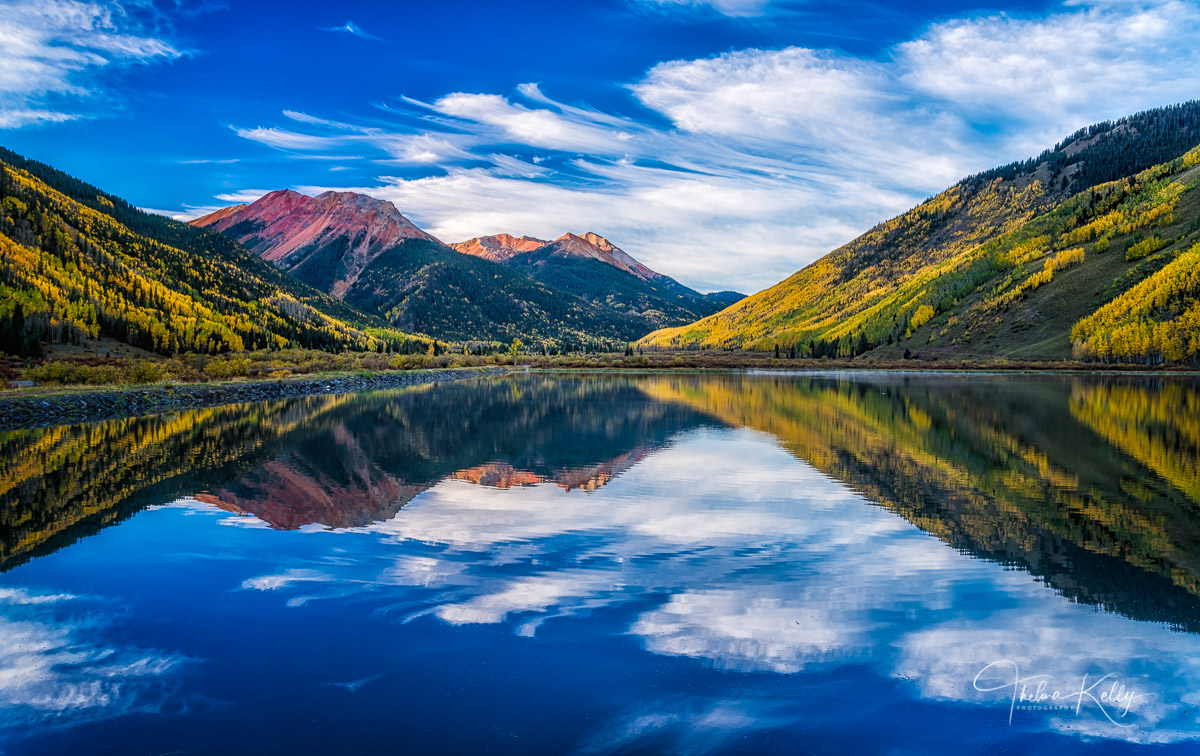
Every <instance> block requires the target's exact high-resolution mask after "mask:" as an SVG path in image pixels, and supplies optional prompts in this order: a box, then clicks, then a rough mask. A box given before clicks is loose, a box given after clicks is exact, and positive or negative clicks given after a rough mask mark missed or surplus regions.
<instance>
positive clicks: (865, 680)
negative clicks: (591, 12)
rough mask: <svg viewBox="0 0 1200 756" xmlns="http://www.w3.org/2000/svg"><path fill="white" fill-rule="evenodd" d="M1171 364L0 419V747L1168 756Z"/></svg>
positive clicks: (1186, 605)
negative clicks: (1101, 374) (1067, 373)
mask: <svg viewBox="0 0 1200 756" xmlns="http://www.w3.org/2000/svg"><path fill="white" fill-rule="evenodd" d="M1196 396H1197V392H1196V388H1195V386H1194V385H1193V384H1191V383H1189V382H1187V381H1174V382H1172V381H1164V380H1157V381H1151V380H1149V379H1136V380H1135V379H1101V378H1052V379H1033V378H1002V377H982V378H981V377H971V378H965V379H964V378H952V377H938V376H907V377H903V376H878V375H857V376H846V375H840V376H839V375H829V376H755V375H731V376H689V375H678V376H671V375H656V376H626V377H614V376H565V375H561V376H560V375H533V376H518V377H507V378H499V379H493V380H484V381H472V382H463V383H456V384H445V385H440V386H435V387H432V388H425V389H419V390H417V389H410V390H398V391H391V392H379V393H374V394H366V395H357V396H344V397H316V398H312V399H307V400H286V401H281V402H275V403H266V404H264V405H243V406H239V407H233V408H225V409H223V410H197V411H194V412H186V413H178V414H176V415H167V416H160V417H155V418H141V419H133V420H126V421H109V422H108V424H104V423H100V424H91V425H84V426H73V427H70V428H59V429H39V430H33V431H10V432H8V433H7V434H5V435H3V438H0V454H4V455H7V456H6V457H5V463H4V467H2V468H0V470H2V471H3V475H4V477H3V478H2V480H3V483H4V485H5V488H4V489H3V495H4V497H5V512H6V517H7V520H6V522H5V526H4V528H5V529H4V536H5V538H4V543H5V560H6V561H5V562H4V564H5V566H6V571H5V572H4V573H3V574H0V707H2V711H0V743H2V744H3V745H2V746H0V751H2V752H3V753H4V754H52V753H55V754H57V753H121V754H135V753H146V754H162V753H256V754H258V753H485V752H486V753H514V754H517V753H520V754H538V753H555V754H558V753H572V754H613V753H671V754H675V753H678V754H696V753H753V754H760V753H767V754H769V753H787V754H794V753H810V752H811V753H855V752H858V753H893V754H905V753H914V754H916V753H947V754H961V753H966V752H983V753H989V752H996V753H1046V754H1049V753H1055V754H1060V753H1064V752H1066V753H1070V752H1076V751H1085V750H1086V751H1088V752H1100V753H1106V752H1112V753H1126V752H1143V751H1146V752H1150V751H1154V752H1158V751H1170V752H1174V751H1180V752H1195V751H1196V749H1197V747H1198V746H1197V744H1196V742H1195V738H1196V737H1197V735H1198V734H1200V721H1198V719H1197V716H1198V710H1197V703H1198V702H1200V685H1198V683H1200V636H1198V635H1197V634H1196V630H1197V629H1198V624H1197V623H1200V614H1197V612H1196V608H1197V606H1200V602H1197V600H1196V596H1197V582H1196V577H1197V575H1198V574H1200V569H1197V565H1200V559H1198V558H1197V557H1198V556H1200V549H1198V548H1197V539H1198V538H1200V536H1198V535H1197V534H1198V533H1200V527H1196V526H1197V525H1200V514H1198V510H1200V502H1198V501H1197V500H1196V498H1195V487H1194V486H1195V481H1194V479H1190V478H1189V476H1190V475H1191V474H1193V473H1194V472H1195V471H1196V469H1197V467H1196V460H1197V455H1196V451H1197V447H1196V446H1195V445H1193V444H1195V443H1197V442H1200V439H1197V438H1195V435H1194V422H1193V421H1194V420H1195V418H1194V417H1192V418H1191V420H1189V418H1188V410H1189V409H1190V408H1194V407H1196V406H1197V403H1196ZM1189 423H1191V424H1189ZM1016 680H1020V682H1019V683H1016V684H1014V681H1016ZM1039 684H1040V685H1041V688H1040V690H1039V687H1038V686H1039Z"/></svg>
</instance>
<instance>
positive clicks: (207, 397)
mask: <svg viewBox="0 0 1200 756" xmlns="http://www.w3.org/2000/svg"><path fill="white" fill-rule="evenodd" d="M514 372H534V373H602V374H609V375H620V374H626V375H635V374H639V373H640V374H653V373H670V372H675V373H685V374H692V375H697V374H703V373H711V374H733V373H745V374H758V375H770V374H777V375H781V376H787V375H792V376H796V375H818V376H819V375H825V376H834V375H845V374H855V373H861V374H876V375H888V374H890V375H926V376H931V377H932V376H939V375H941V376H947V375H979V376H985V375H992V376H1005V375H1006V376H1014V377H1017V376H1020V377H1035V376H1088V375H1090V376H1096V377H1101V376H1107V377H1118V376H1120V377H1128V378H1135V377H1140V378H1200V371H1197V370H1195V369H1189V368H1175V369H1166V370H1163V369H1161V368H1159V369H1154V368H1151V367H1150V366H1138V367H1137V368H1133V369H1129V368H1125V369H1122V368H1116V369H1113V366H1105V367H1087V368H1085V367H1083V366H1081V365H1080V366H1076V365H1069V366H1063V365H1055V366H1053V367H1051V366H1049V365H1047V366H1045V367H1042V368H1040V369H1038V368H1036V367H1032V366H1030V365H1021V366H1016V365H1009V366H1004V365H989V366H984V365H957V366H956V365H953V364H941V365H892V364H888V365H886V366H885V365H864V364H858V365H850V364H846V363H836V362H835V363H832V364H828V365H820V364H809V365H803V366H801V365H797V366H795V367H792V366H790V365H778V364H766V365H764V364H759V365H754V364H747V365H741V366H718V365H712V366H704V367H696V366H688V365H684V366H680V365H672V364H662V363H659V364H654V363H651V364H648V365H611V366H600V365H544V364H541V365H539V364H537V362H536V361H535V362H534V364H531V365H503V366H501V365H490V366H470V367H456V368H425V369H418V370H398V371H387V372H376V373H370V374H344V373H324V374H316V375H311V376H304V377H299V376H297V377H291V378H285V379H277V380H262V379H259V380H234V381H223V382H219V383H174V384H147V385H130V386H86V385H82V386H39V387H34V388H27V389H7V390H3V391H0V431H8V430H23V429H32V428H45V427H52V426H57V425H72V424H76V423H87V422H97V421H100V420H112V419H117V418H125V417H138V416H141V415H150V414H157V413H161V412H173V411H180V410H190V409H203V408H206V407H218V406H221V405H225V404H239V403H245V402H259V401H269V400H271V399H288V398H297V397H304V396H315V395H317V394H347V393H356V392H360V391H371V390H376V389H388V388H403V387H405V386H419V385H424V384H430V383H444V382H448V381H457V380H466V379H468V378H477V377H484V376H497V375H507V374H511V373H514Z"/></svg>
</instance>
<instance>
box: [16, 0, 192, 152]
mask: <svg viewBox="0 0 1200 756" xmlns="http://www.w3.org/2000/svg"><path fill="white" fill-rule="evenodd" d="M145 15H146V14H145V13H144V9H141V8H140V6H137V5H135V6H132V9H131V7H127V5H123V4H121V3H119V2H90V3H89V2H78V1H77V0H3V1H0V129H11V128H19V127H21V126H27V125H30V124H37V123H59V122H63V121H69V120H75V119H78V118H83V117H86V116H88V115H89V114H91V113H92V112H93V111H94V110H95V107H96V105H95V103H96V102H102V101H103V97H102V95H104V94H105V93H106V92H105V90H103V89H102V88H101V87H100V86H99V85H98V84H97V83H96V81H95V79H96V77H98V76H99V75H100V74H101V73H103V72H108V71H111V70H113V69H115V68H120V67H123V66H132V65H144V64H150V63H155V62H162V61H168V60H173V59H176V58H178V57H180V56H181V55H183V54H184V53H183V51H181V50H179V49H177V48H176V47H175V46H174V45H173V44H172V43H171V42H169V41H167V40H165V39H162V38H160V37H159V36H158V35H157V34H156V33H155V32H154V30H153V29H151V28H149V27H150V26H153V25H154V24H151V23H147V22H146V21H144V20H143V18H142V17H143V16H145Z"/></svg>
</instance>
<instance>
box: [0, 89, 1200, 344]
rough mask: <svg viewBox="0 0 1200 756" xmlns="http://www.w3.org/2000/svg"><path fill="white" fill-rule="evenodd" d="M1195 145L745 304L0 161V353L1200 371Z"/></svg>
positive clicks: (1051, 162) (558, 253)
mask: <svg viewBox="0 0 1200 756" xmlns="http://www.w3.org/2000/svg"><path fill="white" fill-rule="evenodd" d="M1198 144H1200V103H1196V102H1193V103H1187V104H1183V105H1178V106H1172V107H1167V108H1161V109H1158V110H1153V111H1147V112H1144V113H1139V114H1136V115H1133V116H1130V117H1127V118H1123V119H1120V120H1118V121H1111V122H1105V123H1101V124H1096V125H1094V126H1090V127H1087V128H1084V129H1081V130H1079V131H1078V132H1076V133H1075V134H1072V135H1071V136H1069V137H1067V138H1066V139H1065V140H1063V141H1062V142H1061V143H1059V144H1058V145H1056V146H1055V147H1053V148H1051V149H1048V150H1046V151H1045V152H1044V153H1042V154H1041V155H1039V156H1037V157H1035V158H1031V159H1029V160H1025V161H1022V162H1017V163H1012V164H1010V165H1006V166H1002V167H1000V168H996V169H994V170H991V171H987V172H984V173H981V174H978V175H975V176H970V177H968V178H965V179H963V180H962V181H960V182H959V183H958V184H956V185H954V186H953V187H950V188H949V189H947V190H946V191H945V192H943V193H941V194H939V195H937V196H935V197H932V198H930V199H929V200H927V201H925V202H924V203H922V204H921V205H919V206H917V207H916V208H914V209H913V210H911V211H909V212H907V213H905V214H903V215H901V216H899V217H897V218H895V219H893V220H891V221H888V222H886V223H883V224H880V225H879V226H877V227H876V228H873V229H871V230H869V231H868V232H867V233H865V234H863V235H862V236H861V237H859V238H858V239H855V240H853V241H852V242H850V243H849V244H847V245H845V246H843V247H841V248H839V249H837V250H834V251H833V252H831V253H829V254H828V255H826V256H825V257H822V258H821V259H819V260H817V261H815V262H813V263H811V264H810V265H807V266H805V267H803V268H802V269H800V270H799V271H798V272H797V273H796V274H794V275H793V276H791V277H789V278H788V279H786V280H785V281H782V282H780V283H779V284H777V285H775V286H773V287H771V288H769V289H766V290H765V291H762V292H759V293H757V294H754V295H752V296H749V297H744V296H743V295H741V294H739V293H736V292H716V293H708V294H705V293H700V292H698V291H695V290H693V289H691V288H689V287H687V286H686V285H684V284H682V283H680V282H678V281H676V280H675V279H673V278H671V277H670V276H668V275H666V274H664V273H661V272H657V271H654V270H651V269H650V268H648V267H647V266H646V265H644V264H642V263H641V262H639V261H638V260H637V259H636V258H635V256H634V255H631V254H630V253H628V252H626V251H625V250H623V249H621V248H620V247H618V246H617V245H616V244H614V243H613V242H612V241H610V240H608V239H606V238H605V237H603V236H601V235H599V234H597V233H593V232H586V233H569V232H568V233H563V234H562V235H561V236H559V237H558V238H555V239H541V238H534V237H530V236H517V235H514V234H511V233H493V234H489V235H482V236H478V237H476V238H472V239H468V240H464V241H446V240H442V239H438V238H435V237H434V236H433V235H431V234H429V233H428V232H426V231H424V230H422V229H421V228H420V227H419V226H418V225H417V224H415V223H413V222H412V221H411V220H410V219H409V218H407V217H405V215H403V214H402V212H401V210H400V209H399V208H397V207H395V206H394V205H393V204H391V203H390V202H386V201H383V200H379V199H376V198H373V197H370V196H366V195H363V194H356V193H351V192H332V191H331V192H325V193H322V194H320V195H318V196H315V197H313V196H308V195H305V194H302V193H299V192H296V191H293V190H290V189H282V190H279V191H273V192H270V193H268V194H266V195H264V196H262V197H261V198H259V199H258V200H256V201H254V202H252V203H249V204H243V205H235V206H232V207H227V208H223V209H221V210H218V211H217V212H214V213H211V214H209V215H206V216H204V217H201V218H197V219H196V220H194V221H192V222H191V223H190V224H183V223H179V222H176V221H173V220H169V219H167V218H164V217H161V216H157V215H153V214H149V213H145V212H143V211H141V210H138V209H137V208H135V207H133V206H131V205H130V204H129V203H127V202H125V201H124V200H122V199H121V198H119V197H115V196H113V195H111V194H108V193H106V192H104V191H103V190H102V189H99V188H97V187H94V186H91V185H89V184H86V183H84V182H82V181H79V180H78V179H75V178H73V177H71V176H68V175H66V174H64V173H62V172H60V171H58V170H56V169H54V168H53V167H51V166H48V165H45V164H43V163H40V162H37V161H34V160H29V159H27V158H25V157H23V156H20V155H17V154H15V153H12V152H9V151H6V150H4V151H0V350H2V351H4V352H6V353H8V354H10V355H18V356H21V357H24V358H32V359H38V358H41V357H42V356H43V355H45V354H47V353H50V354H52V355H54V354H59V353H62V352H63V350H64V349H66V350H68V351H70V350H74V351H73V352H71V353H72V354H75V355H79V354H85V355H86V354H92V355H98V354H104V355H105V357H107V356H108V355H109V354H110V353H111V351H112V350H113V349H114V348H116V349H117V351H118V352H120V350H121V348H122V347H125V348H131V349H135V350H137V353H139V354H147V355H149V354H157V355H162V356H166V357H172V356H178V355H187V354H195V355H235V354H238V353H242V352H256V351H263V350H266V351H278V350H284V349H303V350H317V351H324V352H336V353H348V352H360V353H361V352H367V353H370V352H375V353H387V354H392V353H402V354H413V353H420V354H425V353H426V352H428V353H430V354H438V353H444V352H446V351H450V352H453V353H459V354H463V353H467V354H475V355H483V354H494V353H496V352H508V353H511V354H513V355H515V354H517V353H519V352H520V351H522V350H537V351H539V352H540V353H542V354H562V353H571V352H591V353H597V352H610V353H611V352H619V351H625V352H626V355H631V354H633V353H634V350H638V351H647V350H649V351H681V352H687V351H704V350H725V351H744V350H749V351H758V352H767V353H769V354H773V355H774V356H775V357H777V358H779V359H785V358H817V359H819V358H836V359H841V360H851V359H853V360H860V361H863V362H876V361H880V360H882V361H886V362H889V363H890V362H892V361H898V360H906V359H914V358H916V359H922V360H937V361H939V362H941V363H942V364H947V363H953V362H955V361H972V362H974V363H979V362H985V363H986V362H989V361H997V360H1009V361H1021V362H1023V363H1051V362H1055V363H1058V362H1062V361H1075V362H1083V363H1097V364H1113V363H1141V364H1152V365H1160V364H1191V365H1194V364H1196V363H1197V361H1198V360H1200V192H1197V191H1196V187H1197V186H1198V185H1200V147H1197V145H1198ZM736 257H737V255H736V250H731V251H730V259H731V260H734V259H736ZM631 343H632V344H633V346H630V344H631ZM126 353H128V352H126Z"/></svg>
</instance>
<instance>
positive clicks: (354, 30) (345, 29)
mask: <svg viewBox="0 0 1200 756" xmlns="http://www.w3.org/2000/svg"><path fill="white" fill-rule="evenodd" d="M321 31H327V32H335V33H339V34H349V35H350V36H352V37H358V38H360V39H375V40H378V39H379V37H376V36H375V35H374V34H370V33H368V32H366V31H365V30H364V29H363V28H362V27H361V26H359V25H358V24H356V23H354V22H353V21H347V22H346V23H344V24H342V25H341V26H323V27H321Z"/></svg>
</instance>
